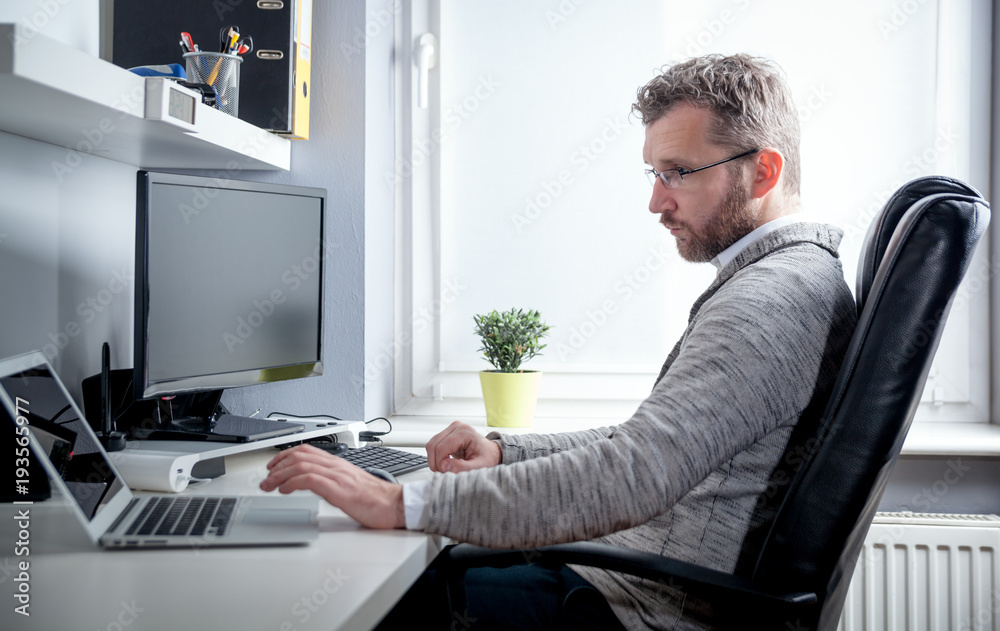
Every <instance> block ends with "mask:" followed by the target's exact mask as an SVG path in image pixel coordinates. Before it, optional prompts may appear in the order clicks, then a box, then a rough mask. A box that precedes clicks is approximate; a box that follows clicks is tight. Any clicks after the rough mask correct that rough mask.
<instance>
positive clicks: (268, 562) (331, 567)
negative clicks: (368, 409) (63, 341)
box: [0, 449, 444, 631]
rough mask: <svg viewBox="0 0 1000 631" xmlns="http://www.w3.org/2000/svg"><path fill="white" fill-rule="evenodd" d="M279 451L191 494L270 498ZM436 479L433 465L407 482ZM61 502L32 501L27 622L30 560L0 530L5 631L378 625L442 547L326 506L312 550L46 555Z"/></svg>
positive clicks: (257, 456) (83, 550)
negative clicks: (268, 477)
mask: <svg viewBox="0 0 1000 631" xmlns="http://www.w3.org/2000/svg"><path fill="white" fill-rule="evenodd" d="M274 453H276V452H275V450H273V449H265V450H262V451H258V452H248V453H241V454H236V455H231V456H227V457H226V468H227V473H226V475H224V476H222V477H219V478H217V479H215V480H214V481H212V482H211V483H210V484H208V485H205V486H200V487H195V488H190V489H188V490H187V491H185V492H184V494H195V493H197V494H255V493H262V492H261V491H260V490H259V488H258V487H257V485H258V483H259V482H260V480H261V479H263V476H264V471H265V469H264V464H265V463H266V462H267V461H268V459H269V458H270V457H271V456H273V455H274ZM429 475H431V474H430V471H429V470H427V469H424V470H422V471H418V472H414V473H411V474H407V475H406V476H403V477H402V479H403V480H407V479H419V478H420V477H425V476H429ZM45 504H52V506H44V505H45ZM56 504H57V503H56V502H52V501H50V502H44V503H40V504H35V505H33V506H32V511H31V514H32V523H31V533H32V544H31V546H32V547H31V554H30V556H29V557H28V558H29V560H30V583H29V585H30V592H29V593H30V595H31V601H30V612H31V616H30V617H29V618H25V617H23V616H20V615H18V614H16V613H14V607H15V606H17V604H18V603H17V601H16V600H15V599H14V598H13V594H14V593H15V590H16V589H17V587H16V585H17V584H16V582H15V580H14V579H15V577H16V574H17V567H16V565H17V562H18V561H20V560H23V559H24V558H25V557H23V556H22V557H13V556H11V555H12V554H13V549H14V545H13V540H12V539H11V538H10V535H9V534H8V533H9V530H8V529H4V530H2V531H0V535H2V539H0V545H2V546H3V549H2V550H0V554H3V555H7V556H6V557H5V558H2V559H0V629H4V630H11V631H13V630H19V629H26V630H27V629H34V630H38V631H49V630H53V631H54V630H57V629H102V630H103V629H109V630H119V629H127V630H128V631H133V630H137V629H139V630H141V629H158V630H159V629H164V630H168V629H169V630H174V629H240V630H251V629H266V630H269V631H279V630H281V631H292V630H293V629H295V630H306V629H322V630H324V631H329V630H331V629H345V630H350V631H354V630H363V629H369V628H371V627H373V626H374V625H375V624H376V623H377V622H378V621H379V620H380V619H381V618H382V616H384V615H385V614H386V613H387V612H388V611H389V609H391V608H392V606H393V604H395V602H396V601H398V600H399V598H400V597H402V595H403V594H404V593H405V592H406V590H407V589H409V587H410V585H411V584H412V583H413V582H414V581H415V580H416V579H417V577H418V576H420V574H421V573H422V572H423V570H424V568H426V566H427V565H428V564H429V563H430V562H431V561H432V560H433V559H434V557H435V556H437V554H438V552H440V550H441V548H442V547H443V545H444V540H443V539H442V538H440V537H434V536H430V535H424V534H422V533H415V532H408V531H402V530H394V531H377V530H368V529H364V528H361V527H360V526H359V525H358V524H357V523H356V522H355V521H354V520H352V519H351V518H349V517H347V516H346V515H345V514H344V513H343V512H341V511H340V510H338V509H335V508H333V507H331V506H329V505H327V504H326V503H325V502H321V505H320V506H321V508H320V530H321V534H320V536H319V539H318V540H317V541H316V542H314V543H312V544H311V545H308V546H296V547H271V548H229V549H226V548H213V549H207V548H203V549H200V550H125V551H110V550H109V551H103V550H98V549H95V548H92V547H87V546H84V547H80V546H79V545H78V544H75V547H72V546H74V544H59V545H64V546H65V545H69V546H71V547H62V548H58V546H57V549H59V550H60V551H50V552H48V553H46V552H45V550H44V548H46V547H48V546H46V545H45V544H46V543H47V542H46V541H44V539H46V538H50V537H51V536H52V533H55V532H59V531H60V528H61V527H64V526H66V522H65V521H63V520H65V519H66V518H67V517H68V516H69V515H68V513H65V512H64V511H66V508H65V507H61V506H58V505H56ZM43 507H44V509H45V510H42V509H43ZM11 508H12V507H11V505H9V504H8V505H4V512H3V513H2V514H0V519H5V520H9V521H13V520H12V519H11V516H10V512H11V511H10V509H11ZM62 530H63V531H64V530H65V528H62ZM48 543H51V541H49V542H48Z"/></svg>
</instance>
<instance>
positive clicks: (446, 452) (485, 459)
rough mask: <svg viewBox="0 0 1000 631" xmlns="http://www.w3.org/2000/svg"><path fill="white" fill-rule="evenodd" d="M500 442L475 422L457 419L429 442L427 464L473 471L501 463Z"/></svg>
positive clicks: (444, 468)
mask: <svg viewBox="0 0 1000 631" xmlns="http://www.w3.org/2000/svg"><path fill="white" fill-rule="evenodd" d="M501 460H502V452H501V451H500V445H498V444H496V443H495V442H493V441H492V440H489V439H487V438H486V437H485V436H483V435H482V434H480V433H479V432H477V431H476V430H475V428H473V427H472V426H471V425H467V424H466V423H463V422H461V421H455V422H454V423H452V424H451V425H449V426H448V427H446V428H445V430H444V431H443V432H441V433H439V434H437V435H436V436H434V438H431V439H430V441H429V442H428V443H427V466H429V467H430V468H431V471H452V472H454V473H458V472H460V471H471V470H472V469H481V468H483V467H494V466H496V465H498V464H500V462H501Z"/></svg>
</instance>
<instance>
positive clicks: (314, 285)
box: [135, 171, 326, 398]
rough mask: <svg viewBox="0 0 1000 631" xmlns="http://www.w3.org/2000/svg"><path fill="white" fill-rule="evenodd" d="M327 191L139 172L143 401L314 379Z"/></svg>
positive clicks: (138, 322) (138, 354) (138, 320)
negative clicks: (254, 385) (299, 378)
mask: <svg viewBox="0 0 1000 631" xmlns="http://www.w3.org/2000/svg"><path fill="white" fill-rule="evenodd" d="M325 209H326V191H325V190H323V189H317V188H302V187H293V186H285V185H276V184H265V183H260V182H243V181H236V180H229V179H218V178H210V177H200V176H191V175H176V174H166V173H155V172H150V171H140V172H139V174H138V187H137V217H136V236H137V238H136V266H135V267H136V283H137V284H136V310H135V372H136V374H135V382H136V384H137V394H139V395H140V396H141V397H143V398H150V397H154V396H166V395H172V394H182V393H187V392H201V391H208V390H218V389H223V388H230V387H237V386H246V385H252V384H257V383H264V382H270V381H280V380H284V379H294V378H298V377H309V376H314V375H319V374H322V372H323V364H322V340H323V334H322V328H323V261H324V252H325V244H324V240H323V228H324V212H325Z"/></svg>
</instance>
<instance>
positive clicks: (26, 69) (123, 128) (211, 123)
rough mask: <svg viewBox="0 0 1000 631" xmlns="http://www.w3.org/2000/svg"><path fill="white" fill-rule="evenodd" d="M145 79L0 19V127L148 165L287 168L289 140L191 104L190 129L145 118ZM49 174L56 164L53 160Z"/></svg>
mask: <svg viewBox="0 0 1000 631" xmlns="http://www.w3.org/2000/svg"><path fill="white" fill-rule="evenodd" d="M144 111H145V79H144V78H143V77H140V76H138V75H135V74H133V73H131V72H129V71H127V70H125V69H123V68H119V67H118V66H115V65H114V64H111V63H109V62H106V61H104V60H102V59H99V58H97V57H93V56H92V55H88V54H86V53H84V52H82V51H79V50H77V49H75V48H72V47H71V46H67V45H65V44H63V43H61V42H57V41H55V40H53V39H50V38H47V37H45V36H43V35H40V34H38V33H37V32H32V31H25V30H24V28H23V27H22V26H21V25H20V24H0V131H5V132H9V133H12V134H17V135H19V136H25V137H27V138H33V139H35V140H41V141H43V142H47V143H51V144H54V145H57V146H60V147H66V149H67V152H66V153H67V155H66V160H65V163H64V164H63V166H65V167H66V168H68V169H70V170H72V168H73V167H74V166H75V165H76V164H79V162H80V160H81V159H83V157H82V156H80V155H79V154H80V153H88V154H93V155H97V156H102V157H105V158H108V159H111V160H116V161H118V162H124V163H126V164H131V165H134V166H137V167H141V168H149V169H224V170H225V171H227V172H230V173H229V174H230V175H231V174H232V173H231V172H234V171H239V170H285V171H287V170H289V168H290V166H291V142H290V141H289V140H288V139H286V138H281V137H279V136H276V135H274V134H271V133H270V132H267V131H264V130H262V129H260V128H258V127H255V126H253V125H250V124H249V123H246V122H244V121H242V120H240V119H238V118H235V117H233V116H229V115H228V114H223V113H222V112H220V111H218V110H216V109H214V108H211V107H208V106H206V105H203V104H201V103H199V104H197V109H196V112H195V116H196V118H195V121H196V130H195V131H187V130H184V129H181V128H179V127H176V126H174V125H171V124H169V123H164V122H162V121H156V120H147V119H146V118H145V117H144ZM53 169H54V171H56V175H58V174H59V172H60V171H61V167H60V166H58V165H55V164H54V165H53Z"/></svg>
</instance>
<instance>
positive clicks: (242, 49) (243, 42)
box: [236, 35, 253, 55]
mask: <svg viewBox="0 0 1000 631" xmlns="http://www.w3.org/2000/svg"><path fill="white" fill-rule="evenodd" d="M252 50H253V38H252V37H250V36H249V35H246V36H244V37H241V38H240V39H239V41H237V42H236V54H237V55H245V54H246V53H249V52H251V51H252Z"/></svg>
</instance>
